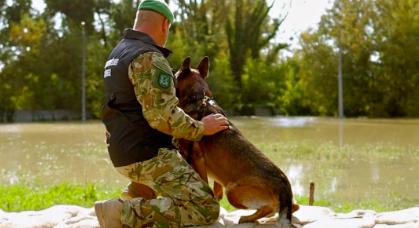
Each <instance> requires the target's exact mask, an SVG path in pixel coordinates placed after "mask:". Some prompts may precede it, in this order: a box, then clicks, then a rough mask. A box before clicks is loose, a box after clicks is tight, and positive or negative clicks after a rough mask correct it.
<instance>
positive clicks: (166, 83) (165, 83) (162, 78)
mask: <svg viewBox="0 0 419 228" xmlns="http://www.w3.org/2000/svg"><path fill="white" fill-rule="evenodd" d="M171 80H172V77H171V76H170V75H168V74H166V73H164V72H160V75H159V79H158V83H159V86H160V87H161V88H163V89H167V88H169V87H170V81H171Z"/></svg>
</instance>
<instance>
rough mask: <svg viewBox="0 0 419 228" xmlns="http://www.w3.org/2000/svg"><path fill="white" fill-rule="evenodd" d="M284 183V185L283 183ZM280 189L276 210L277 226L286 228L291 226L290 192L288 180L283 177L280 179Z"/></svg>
mask: <svg viewBox="0 0 419 228" xmlns="http://www.w3.org/2000/svg"><path fill="white" fill-rule="evenodd" d="M284 182H285V183H284ZM281 184H282V186H283V187H282V188H281V190H280V191H279V210H278V224H280V227H281V228H288V227H292V226H291V217H292V204H293V202H292V199H293V196H292V190H291V184H290V182H289V181H288V178H287V177H286V176H285V175H284V178H283V179H282V183H281Z"/></svg>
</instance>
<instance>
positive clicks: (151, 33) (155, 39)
mask: <svg viewBox="0 0 419 228" xmlns="http://www.w3.org/2000/svg"><path fill="white" fill-rule="evenodd" d="M133 30H134V31H138V32H142V33H145V34H147V35H148V36H150V37H151V39H152V40H153V42H154V43H155V44H156V45H158V46H160V47H163V45H164V44H162V43H161V42H159V39H158V35H157V34H156V32H155V31H154V30H153V29H149V28H146V27H137V28H136V27H134V28H133Z"/></svg>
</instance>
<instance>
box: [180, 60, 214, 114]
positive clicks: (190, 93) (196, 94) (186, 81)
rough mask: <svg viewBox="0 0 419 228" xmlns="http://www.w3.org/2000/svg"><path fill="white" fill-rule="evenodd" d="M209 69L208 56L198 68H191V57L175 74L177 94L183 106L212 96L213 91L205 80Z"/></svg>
mask: <svg viewBox="0 0 419 228" xmlns="http://www.w3.org/2000/svg"><path fill="white" fill-rule="evenodd" d="M208 69H209V59H208V57H204V58H203V59H202V60H201V62H200V63H199V65H198V67H197V68H196V69H193V68H191V58H190V57H187V58H185V60H184V61H183V63H182V66H181V68H180V69H179V70H178V71H177V72H176V74H175V77H176V96H177V97H178V98H179V106H180V107H181V108H185V107H186V106H187V105H189V104H192V103H194V102H197V101H199V100H202V99H204V98H205V97H212V92H211V90H210V89H209V87H208V84H207V82H206V81H205V78H206V77H207V76H208Z"/></svg>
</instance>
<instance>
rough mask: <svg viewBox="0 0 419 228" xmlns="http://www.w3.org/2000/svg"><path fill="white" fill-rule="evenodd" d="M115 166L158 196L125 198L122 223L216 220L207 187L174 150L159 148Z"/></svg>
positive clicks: (175, 223)
mask: <svg viewBox="0 0 419 228" xmlns="http://www.w3.org/2000/svg"><path fill="white" fill-rule="evenodd" d="M116 169H117V170H118V172H119V173H121V174H122V175H124V176H126V177H128V178H129V179H130V180H131V181H133V182H137V183H141V184H144V185H147V186H149V187H150V188H152V189H153V190H154V191H155V192H156V195H157V198H156V199H151V200H145V199H143V198H134V199H131V200H126V201H124V203H123V208H122V212H121V222H122V224H123V225H125V226H128V227H182V226H194V225H207V224H211V223H214V222H215V221H216V220H217V219H218V215H219V210H220V206H219V203H218V201H217V200H215V198H214V196H213V193H212V191H211V189H210V187H209V186H208V184H207V183H206V182H204V181H203V180H202V179H201V178H200V176H199V175H198V174H197V173H196V172H195V171H194V170H193V169H192V167H191V166H189V164H188V163H187V162H186V161H185V160H184V159H183V158H182V156H181V155H180V154H179V152H178V151H177V150H169V149H166V148H161V149H160V150H159V154H158V155H157V156H156V157H154V158H152V159H150V160H147V161H143V162H139V163H135V164H131V165H128V166H123V167H117V168H116Z"/></svg>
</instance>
